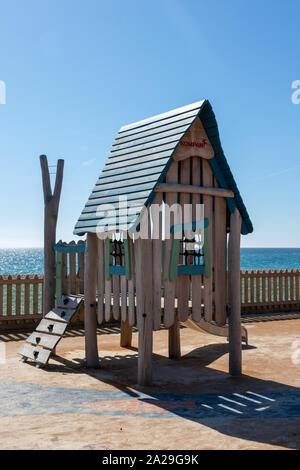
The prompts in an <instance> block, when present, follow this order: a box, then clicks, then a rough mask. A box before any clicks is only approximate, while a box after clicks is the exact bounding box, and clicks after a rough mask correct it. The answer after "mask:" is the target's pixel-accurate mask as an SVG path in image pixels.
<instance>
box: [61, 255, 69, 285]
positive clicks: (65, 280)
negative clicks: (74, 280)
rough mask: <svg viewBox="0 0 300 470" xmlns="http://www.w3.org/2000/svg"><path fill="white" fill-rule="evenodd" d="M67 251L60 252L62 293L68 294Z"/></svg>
mask: <svg viewBox="0 0 300 470" xmlns="http://www.w3.org/2000/svg"><path fill="white" fill-rule="evenodd" d="M67 256H68V255H67V253H62V293H63V294H69V293H70V292H69V286H68V266H67Z"/></svg>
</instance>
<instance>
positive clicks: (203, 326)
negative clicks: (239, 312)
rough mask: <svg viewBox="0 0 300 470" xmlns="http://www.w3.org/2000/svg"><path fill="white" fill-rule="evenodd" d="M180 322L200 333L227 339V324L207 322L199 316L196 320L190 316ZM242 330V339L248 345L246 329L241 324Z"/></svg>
mask: <svg viewBox="0 0 300 470" xmlns="http://www.w3.org/2000/svg"><path fill="white" fill-rule="evenodd" d="M182 324H183V325H184V326H186V327H188V328H191V329H192V330H196V331H200V332H201V333H207V334H209V335H214V336H223V337H225V338H227V340H228V339H229V328H228V325H224V326H220V325H218V324H217V323H216V322H207V321H205V320H204V319H203V318H201V319H200V320H199V321H198V322H195V321H194V320H191V319H190V318H188V319H187V321H185V322H182ZM241 330H242V341H244V342H245V343H246V345H248V331H247V329H246V328H245V327H244V326H241Z"/></svg>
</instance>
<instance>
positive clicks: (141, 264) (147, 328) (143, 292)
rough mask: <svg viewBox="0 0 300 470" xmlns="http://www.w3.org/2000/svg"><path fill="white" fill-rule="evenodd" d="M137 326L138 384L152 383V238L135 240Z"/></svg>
mask: <svg viewBox="0 0 300 470" xmlns="http://www.w3.org/2000/svg"><path fill="white" fill-rule="evenodd" d="M134 245H135V260H136V296H137V326H138V331H139V340H138V341H139V345H138V347H139V357H138V384H139V385H151V383H152V348H153V301H152V289H151V287H150V288H149V286H151V285H152V240H151V239H147V240H145V239H144V240H143V239H141V238H139V239H138V240H136V241H135V243H134Z"/></svg>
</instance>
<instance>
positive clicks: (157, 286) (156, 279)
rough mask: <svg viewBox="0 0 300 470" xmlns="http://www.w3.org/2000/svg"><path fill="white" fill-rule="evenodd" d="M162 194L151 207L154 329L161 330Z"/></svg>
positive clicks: (158, 195)
mask: <svg viewBox="0 0 300 470" xmlns="http://www.w3.org/2000/svg"><path fill="white" fill-rule="evenodd" d="M161 209H162V194H161V193H158V194H156V196H155V199H154V202H153V204H152V206H151V215H152V223H153V233H152V238H153V242H152V243H153V251H152V256H153V260H152V263H153V281H152V289H153V329H154V330H159V328H160V324H161V298H162V295H161V294H162V289H161V287H162V285H161V284H162V210H161Z"/></svg>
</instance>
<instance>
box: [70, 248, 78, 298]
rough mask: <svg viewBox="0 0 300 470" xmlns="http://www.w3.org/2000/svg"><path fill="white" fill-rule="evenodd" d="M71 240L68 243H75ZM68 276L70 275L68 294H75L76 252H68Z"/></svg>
mask: <svg viewBox="0 0 300 470" xmlns="http://www.w3.org/2000/svg"><path fill="white" fill-rule="evenodd" d="M75 244H76V243H75V242H74V240H72V241H71V242H70V243H69V245H75ZM69 268H70V271H69V277H70V294H76V293H77V292H76V277H77V276H76V253H69Z"/></svg>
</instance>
